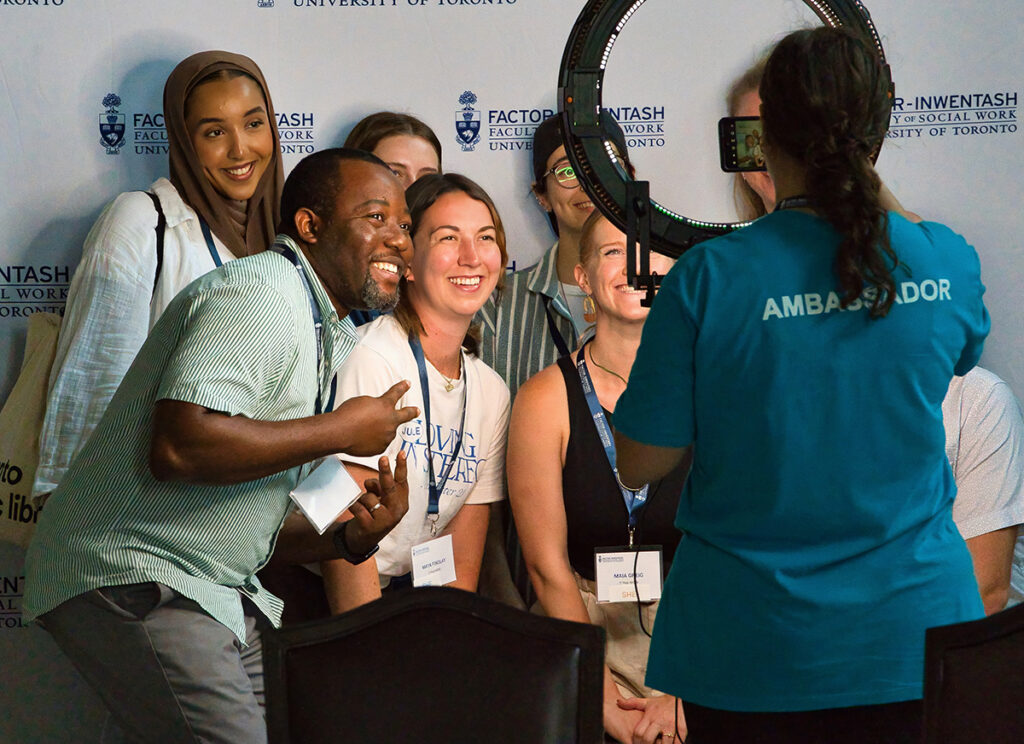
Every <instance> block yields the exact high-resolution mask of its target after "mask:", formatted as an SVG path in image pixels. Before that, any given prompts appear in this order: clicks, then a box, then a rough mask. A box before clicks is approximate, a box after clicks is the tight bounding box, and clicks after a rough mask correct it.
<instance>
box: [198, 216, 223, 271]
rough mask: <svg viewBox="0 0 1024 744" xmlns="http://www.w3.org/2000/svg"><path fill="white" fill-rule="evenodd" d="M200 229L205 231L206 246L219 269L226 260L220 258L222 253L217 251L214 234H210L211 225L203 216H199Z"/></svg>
mask: <svg viewBox="0 0 1024 744" xmlns="http://www.w3.org/2000/svg"><path fill="white" fill-rule="evenodd" d="M199 229H201V230H202V231H203V237H204V238H205V239H206V248H207V249H208V250H209V251H210V258H212V259H213V265H214V266H216V267H217V268H218V269H219V268H220V267H221V266H222V265H223V264H224V262H223V261H221V260H220V254H219V253H217V247H216V246H215V245H214V244H213V235H211V234H210V226H209V225H207V224H206V220H204V219H203V218H202V217H200V218H199Z"/></svg>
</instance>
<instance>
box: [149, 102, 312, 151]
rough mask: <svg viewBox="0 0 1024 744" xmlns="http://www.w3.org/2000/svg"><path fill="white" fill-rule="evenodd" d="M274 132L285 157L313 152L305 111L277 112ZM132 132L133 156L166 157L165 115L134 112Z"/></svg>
mask: <svg viewBox="0 0 1024 744" xmlns="http://www.w3.org/2000/svg"><path fill="white" fill-rule="evenodd" d="M275 115H276V116H277V133H278V136H279V137H280V139H281V153H282V154H284V155H292V154H299V155H308V154H309V153H311V152H313V151H314V150H315V149H316V140H315V137H314V118H313V113H312V112H311V111H307V112H289V113H282V112H280V111H278V112H276V114H275ZM132 129H133V140H132V143H133V145H134V149H135V154H136V155H166V154H167V151H168V149H169V147H168V145H167V127H166V125H165V122H164V115H163V114H161V113H157V112H149V113H136V114H134V115H133V117H132Z"/></svg>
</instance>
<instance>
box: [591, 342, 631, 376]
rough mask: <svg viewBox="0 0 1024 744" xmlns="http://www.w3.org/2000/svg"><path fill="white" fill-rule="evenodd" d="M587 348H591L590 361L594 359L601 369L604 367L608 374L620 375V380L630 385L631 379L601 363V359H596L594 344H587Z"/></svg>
mask: <svg viewBox="0 0 1024 744" xmlns="http://www.w3.org/2000/svg"><path fill="white" fill-rule="evenodd" d="M587 348H588V349H589V350H590V361H592V362H593V363H594V364H595V365H596V366H597V367H599V368H600V369H603V370H604V371H605V372H607V373H608V374H610V375H614V376H615V377H618V378H619V379H620V380H622V384H623V385H629V380H627V379H626V378H625V377H623V376H622V375H620V374H619V373H618V372H613V371H612V370H610V369H608V368H607V367H605V366H604V365H603V364H601V363H600V362H599V361H597V360H596V359H594V347H593V346H591V345H590V344H587Z"/></svg>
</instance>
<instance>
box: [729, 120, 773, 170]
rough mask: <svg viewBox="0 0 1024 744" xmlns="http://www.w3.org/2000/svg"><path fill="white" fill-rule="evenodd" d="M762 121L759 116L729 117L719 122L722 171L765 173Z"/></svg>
mask: <svg viewBox="0 0 1024 744" xmlns="http://www.w3.org/2000/svg"><path fill="white" fill-rule="evenodd" d="M762 129H763V128H762V126H761V119H760V118H759V117H757V116H727V117H725V118H724V119H720V120H719V122H718V146H719V157H720V160H721V164H722V170H724V171H726V172H727V173H735V172H737V171H763V170H765V166H764V152H763V151H762V150H761V132H762Z"/></svg>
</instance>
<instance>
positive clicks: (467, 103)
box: [455, 90, 480, 152]
mask: <svg viewBox="0 0 1024 744" xmlns="http://www.w3.org/2000/svg"><path fill="white" fill-rule="evenodd" d="M476 102H477V97H476V93H474V92H473V91H471V90H467V91H464V92H463V94H462V95H461V96H459V103H461V104H462V108H460V109H456V110H455V141H456V142H458V143H459V145H460V146H461V147H462V151H463V152H470V151H472V150H475V149H476V146H477V145H478V144H479V143H480V112H479V111H477V110H476V109H475V108H473V104H474V103H476Z"/></svg>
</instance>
